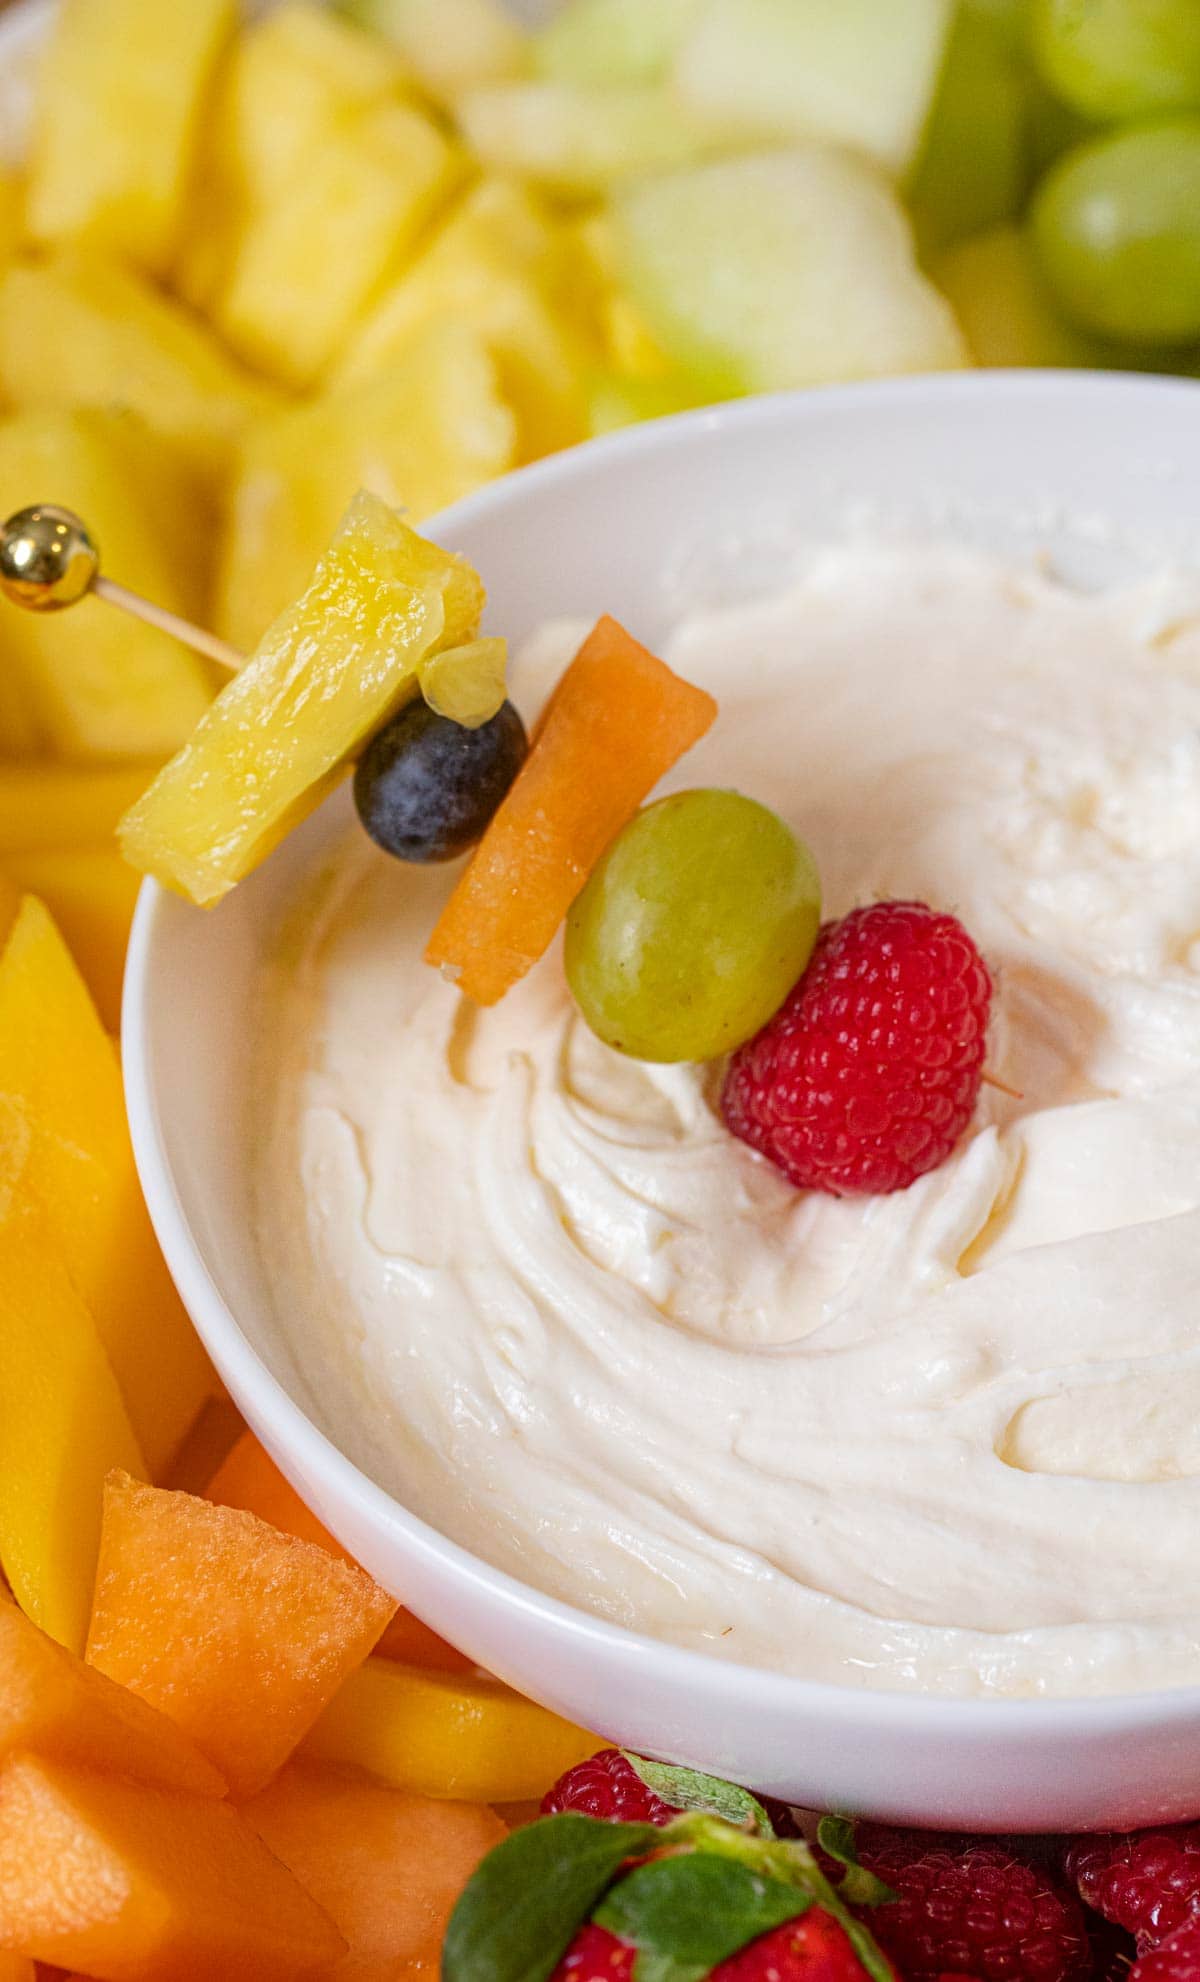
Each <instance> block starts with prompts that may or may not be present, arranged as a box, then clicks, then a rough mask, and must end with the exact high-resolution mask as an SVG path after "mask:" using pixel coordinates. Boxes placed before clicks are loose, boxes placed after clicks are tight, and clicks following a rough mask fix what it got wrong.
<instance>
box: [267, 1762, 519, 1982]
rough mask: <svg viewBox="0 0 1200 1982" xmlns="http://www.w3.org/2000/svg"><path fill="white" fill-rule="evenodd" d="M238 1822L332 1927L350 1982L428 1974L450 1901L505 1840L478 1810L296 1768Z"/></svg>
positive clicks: (491, 1818)
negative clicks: (342, 1942)
mask: <svg viewBox="0 0 1200 1982" xmlns="http://www.w3.org/2000/svg"><path fill="white" fill-rule="evenodd" d="M242 1815H243V1816H244V1817H245V1819H246V1822H247V1823H248V1824H250V1825H251V1826H252V1827H253V1829H254V1830H256V1831H257V1832H258V1834H259V1836H260V1837H261V1838H262V1840H263V1842H264V1843H265V1844H267V1845H268V1846H269V1847H270V1849H271V1850H272V1851H273V1852H274V1853H275V1856H276V1857H277V1858H281V1859H282V1860H283V1863H284V1864H285V1865H286V1866H287V1867H288V1869H289V1871H292V1872H294V1873H295V1875H296V1877H297V1878H298V1879H299V1881H300V1883H301V1885H303V1886H304V1888H305V1890H306V1891H308V1892H310V1893H311V1894H312V1896H313V1898H314V1899H315V1900H317V1901H318V1902H319V1904H320V1905H321V1906H323V1907H324V1908H325V1911H326V1912H327V1913H328V1914H329V1915H330V1917H331V1918H332V1919H333V1920H335V1921H336V1922H337V1924H338V1926H339V1927H340V1929H341V1931H342V1933H343V1934H344V1935H345V1937H346V1940H347V1942H348V1943H349V1947H350V1953H349V1955H348V1957H347V1958H346V1974H347V1978H349V1976H351V1975H353V1977H354V1982H394V1978H396V1977H397V1976H398V1975H399V1974H400V1973H401V1972H402V1968H401V1965H402V1964H404V1963H407V1962H414V1963H423V1962H428V1963H429V1968H430V1973H431V1974H434V1973H436V1970H437V1959H438V1951H439V1949H440V1947H441V1941H442V1935H443V1933H444V1932H445V1929H446V1924H447V1922H448V1920H449V1918H450V1914H451V1912H452V1911H453V1908H454V1903H455V1901H456V1899H457V1898H458V1896H459V1894H460V1892H461V1891H462V1889H463V1887H464V1886H465V1885H466V1883H467V1880H468V1879H469V1878H470V1876H471V1874H472V1872H473V1871H474V1870H475V1867H476V1866H477V1865H478V1863H479V1861H480V1859H481V1858H482V1857H484V1855H485V1854H486V1853H487V1852H488V1851H490V1850H491V1848H492V1846H493V1845H496V1844H499V1843H500V1842H501V1841H502V1839H503V1838H504V1837H505V1836H506V1835H507V1833H506V1830H505V1827H504V1825H503V1824H502V1823H501V1821H500V1819H499V1817H497V1816H496V1815H495V1813H494V1812H493V1811H491V1810H489V1809H487V1808H486V1806H484V1805H482V1804H478V1803H435V1802H434V1801H433V1799H432V1798H431V1797H427V1796H412V1795H410V1794H408V1793H406V1792H405V1791H404V1790H398V1789H389V1788H386V1787H385V1786H384V1785H383V1784H381V1783H374V1782H367V1781H365V1780H363V1779H362V1778H355V1777H353V1776H350V1775H343V1774H342V1773H341V1771H339V1770H335V1769H322V1768H317V1767H314V1766H313V1765H312V1764H306V1765H301V1764H299V1763H296V1762H290V1763H289V1764H288V1766H287V1768H286V1769H284V1771H283V1773H282V1774H281V1775H279V1776H277V1777H276V1779H275V1781H274V1782H273V1783H271V1784H270V1786H269V1787H268V1788H267V1789H265V1790H264V1791H263V1792H262V1795H261V1796H256V1797H255V1798H254V1800H253V1801H252V1802H250V1803H247V1804H246V1805H245V1806H244V1809H243V1811H242ZM398 1867H403V1876H402V1877H397V1868H398Z"/></svg>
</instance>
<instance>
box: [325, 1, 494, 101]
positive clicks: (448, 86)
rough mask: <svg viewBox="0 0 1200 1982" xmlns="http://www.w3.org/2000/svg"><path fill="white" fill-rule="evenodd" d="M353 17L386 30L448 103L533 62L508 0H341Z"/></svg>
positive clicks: (434, 93)
mask: <svg viewBox="0 0 1200 1982" xmlns="http://www.w3.org/2000/svg"><path fill="white" fill-rule="evenodd" d="M342 4H343V7H344V9H345V11H346V13H348V14H349V15H350V16H351V18H352V19H354V20H356V21H359V22H360V23H361V24H362V26H363V27H365V28H370V29H372V30H373V31H374V32H375V33H377V34H381V35H385V36H386V37H387V39H388V40H389V41H391V42H393V43H394V45H395V46H396V48H398V49H399V51H400V53H401V55H402V56H403V57H404V60H405V61H406V62H407V63H408V64H409V66H410V67H411V69H412V71H413V74H414V75H415V76H416V77H417V78H418V79H419V81H420V82H421V85H422V87H423V88H424V89H426V90H427V91H428V92H429V94H430V96H432V97H433V98H435V99H436V100H437V101H438V102H441V103H449V102H452V101H453V99H454V98H455V97H456V96H458V95H459V93H460V92H461V91H462V90H464V89H470V88H471V87H472V85H473V84H475V83H491V82H503V81H505V80H506V79H507V78H508V77H510V76H519V75H521V74H522V73H523V72H524V70H525V69H526V68H527V67H528V47H527V43H526V38H525V36H524V35H523V34H522V33H521V30H520V29H519V28H518V26H517V24H516V22H515V21H514V19H513V17H512V15H511V14H510V13H509V12H508V11H507V9H506V8H505V6H504V5H503V0H342Z"/></svg>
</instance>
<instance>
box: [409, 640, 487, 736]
mask: <svg viewBox="0 0 1200 1982" xmlns="http://www.w3.org/2000/svg"><path fill="white" fill-rule="evenodd" d="M507 667H508V642H507V640H498V639H497V638H496V637H495V635H494V634H493V635H490V636H485V637H484V638H481V639H479V640H468V641H466V642H464V644H463V645H462V646H461V647H443V648H442V649H441V650H440V651H439V652H438V653H436V654H430V656H429V658H428V660H424V661H422V662H421V665H420V667H419V668H418V670H417V674H418V678H419V680H420V684H421V693H422V695H423V696H424V698H425V700H426V702H428V704H429V706H430V708H431V709H433V710H435V711H436V713H437V714H438V715H439V716H446V717H447V718H448V719H449V721H450V722H452V723H459V724H461V726H462V728H463V729H478V728H479V726H480V724H481V723H490V722H491V720H492V717H493V716H494V715H495V714H496V711H497V710H498V709H499V708H500V707H501V705H502V704H503V701H504V693H505V684H504V678H505V673H506V670H507Z"/></svg>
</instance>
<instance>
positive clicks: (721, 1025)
mask: <svg viewBox="0 0 1200 1982" xmlns="http://www.w3.org/2000/svg"><path fill="white" fill-rule="evenodd" d="M820 915H821V889H820V882H819V881H818V878H817V870H816V867H815V866H814V864H813V858H812V855H811V854H810V853H809V851H808V848H807V847H806V846H805V845H804V844H803V842H802V841H800V840H798V839H797V838H796V836H795V834H794V833H793V832H792V831H791V830H790V829H789V828H788V827H787V826H785V825H784V823H783V820H782V819H780V818H778V817H777V816H776V814H775V813H774V812H770V811H768V809H767V807H766V806H765V805H758V804H756V803H755V801H754V800H753V799H751V798H743V797H742V796H741V794H740V793H738V792H736V791H684V792H680V793H679V794H678V795H677V796H676V797H674V798H661V799H659V800H658V802H657V804H655V805H650V806H647V807H646V809H645V811H644V812H639V813H638V815H637V817H636V819H633V820H632V821H631V822H630V824H629V825H628V826H626V828H625V830H624V832H623V833H621V834H619V835H618V837H617V838H616V839H615V840H614V841H613V843H612V845H611V846H610V847H609V849H608V851H607V853H606V854H605V855H604V858H603V860H602V861H601V862H600V864H599V866H598V867H597V868H596V869H595V870H594V872H593V874H592V877H591V879H590V880H589V882H588V884H587V886H586V887H585V888H584V890H583V893H582V894H581V895H580V896H579V897H578V899H577V900H576V902H575V905H574V907H573V908H572V910H571V913H570V915H569V916H568V917H567V935H566V952H565V960H566V970H567V981H568V983H569V984H570V986H571V989H572V991H573V992H574V994H575V998H576V1001H577V1003H578V1005H579V1008H580V1010H581V1011H582V1013H583V1016H584V1018H585V1019H586V1020H587V1022H588V1024H589V1025H590V1026H591V1028H592V1031H593V1032H594V1033H596V1034H597V1035H598V1036H599V1038H601V1039H603V1040H604V1042H605V1043H606V1045H609V1046H615V1047H617V1048H618V1049H619V1050H620V1051H621V1052H622V1053H629V1054H631V1055H632V1056H633V1057H634V1058H635V1059H638V1060H712V1059H715V1058H716V1057H717V1055H718V1054H720V1053H727V1052H731V1051H732V1050H733V1048H734V1047H735V1046H740V1045H741V1044H742V1041H743V1040H746V1039H749V1038H750V1037H751V1035H752V1034H754V1033H756V1032H757V1031H758V1029H759V1027H760V1026H762V1025H765V1024H766V1022H767V1020H768V1019H769V1018H770V1017H771V1016H772V1014H773V1013H774V1012H776V1011H778V1009H779V1007H780V1005H781V1004H782V1003H783V1001H784V999H785V998H786V997H787V994H788V992H789V991H790V990H791V988H792V986H793V984H794V983H795V982H796V979H797V978H798V977H799V975H800V973H801V971H802V970H803V969H804V966H805V964H806V963H807V962H808V959H809V957H810V956H811V954H812V947H813V944H814V943H815V942H816V939H817V928H818V925H819V922H820Z"/></svg>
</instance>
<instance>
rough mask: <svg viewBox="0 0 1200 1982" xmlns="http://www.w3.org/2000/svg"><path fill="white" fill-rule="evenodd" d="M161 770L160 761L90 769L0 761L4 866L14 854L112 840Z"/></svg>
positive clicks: (0, 856)
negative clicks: (135, 802) (121, 821)
mask: <svg viewBox="0 0 1200 1982" xmlns="http://www.w3.org/2000/svg"><path fill="white" fill-rule="evenodd" d="M157 770H158V764H157V763H149V764H128V765H125V764H123V765H121V766H120V768H119V769H104V770H86V771H81V770H75V769H71V768H69V767H68V766H67V765H65V764H45V763H43V764H4V765H0V867H4V868H7V866H8V864H9V856H10V855H12V854H27V853H42V852H49V851H51V850H60V849H63V848H70V847H86V846H101V845H104V844H106V843H107V844H109V845H111V844H112V843H113V835H114V834H115V833H116V830H117V821H118V820H119V819H120V817H121V814H122V813H123V812H125V811H127V810H128V808H129V806H131V805H132V804H133V801H134V799H135V798H138V797H140V796H141V794H142V792H144V791H145V789H146V786H147V785H148V784H149V782H150V780H151V778H152V777H153V776H154V773H155V772H156V771H157Z"/></svg>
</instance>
